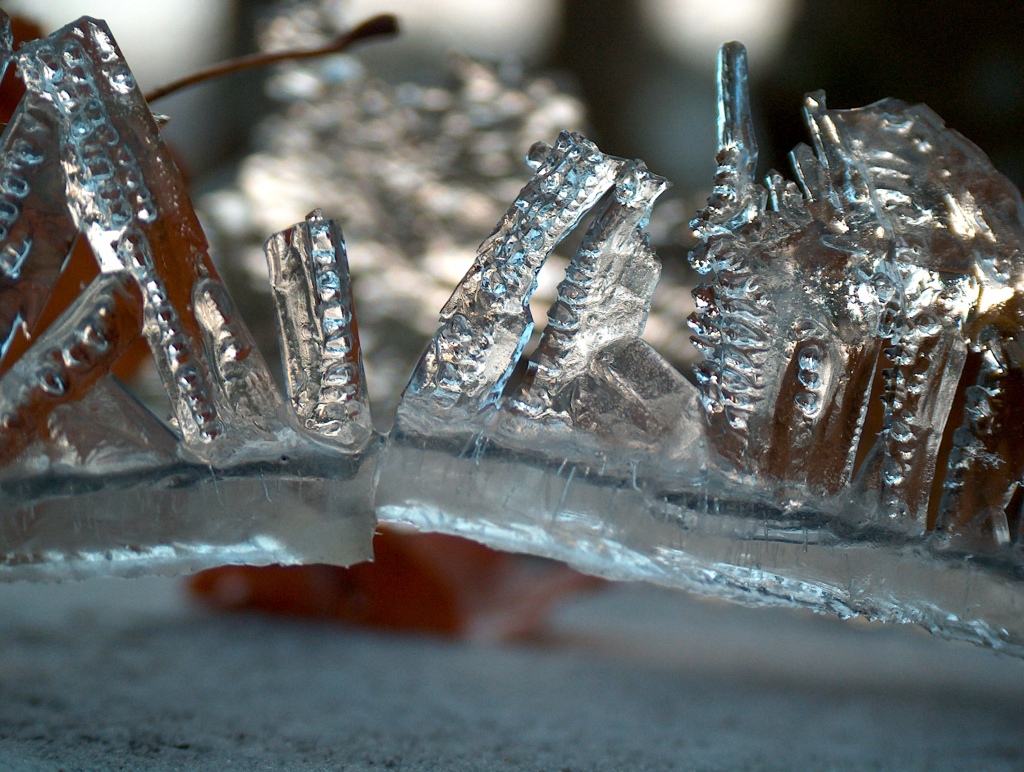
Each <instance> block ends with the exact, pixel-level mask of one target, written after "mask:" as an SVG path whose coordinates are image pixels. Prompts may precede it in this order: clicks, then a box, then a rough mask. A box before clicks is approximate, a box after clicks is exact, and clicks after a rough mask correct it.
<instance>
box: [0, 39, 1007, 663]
mask: <svg viewBox="0 0 1024 772" xmlns="http://www.w3.org/2000/svg"><path fill="white" fill-rule="evenodd" d="M0 43H3V44H5V45H6V46H7V48H6V50H7V51H9V50H10V45H9V35H8V36H7V38H5V39H4V40H3V41H0ZM18 66H19V71H20V72H21V74H22V77H23V78H24V80H25V82H26V86H27V89H28V92H27V95H26V97H25V99H24V100H23V102H22V103H21V105H20V106H19V108H18V112H17V113H16V115H15V116H14V118H13V120H12V121H11V123H10V124H9V125H8V127H7V128H6V130H5V132H4V134H3V136H2V138H0V165H2V173H0V198H2V200H0V224H2V226H3V232H2V239H0V270H2V271H3V277H2V285H0V288H2V293H0V324H2V325H3V326H2V328H0V332H2V336H0V340H2V341H3V344H2V345H3V359H2V361H0V501H2V508H0V577H3V578H15V577H28V578H60V577H66V576H81V575H89V574H99V573H120V574H133V573H141V572H147V571H148V572H152V571H179V570H189V569H195V568H199V567H203V566H206V565H212V564H215V563H220V562H235V563H265V562H271V561H274V562H291V563H296V562H314V561H317V562H333V563H347V562H351V561H353V560H357V559H360V558H363V557H367V556H368V555H369V544H370V536H371V533H372V527H373V522H374V515H376V516H377V517H378V518H380V519H382V520H388V521H401V522H407V523H412V524H413V525H415V526H417V527H419V528H421V529H424V530H436V531H441V532H448V533H453V534H458V535H463V536H468V537H470V538H475V539H478V540H480V541H483V542H485V543H487V544H489V545H492V546H494V547H498V548H502V549H509V550H516V551H523V552H530V553H534V554H538V555H544V556H548V557H553V558H557V559H560V560H563V561H566V562H569V563H571V564H573V565H575V566H577V567H579V568H581V569H583V570H585V571H589V572H592V573H596V574H600V575H603V576H607V577H611V578H623V579H645V580H649V581H654V582H658V583H661V584H664V585H669V586H676V587H682V588H687V589H691V590H696V591H698V592H703V593H707V594H712V595H715V596H718V597H723V598H727V599H731V600H735V601H739V602H745V603H752V604H760V605H795V606H803V607H809V608H812V609H815V610H817V611H829V612H833V613H838V614H840V615H852V614H866V615H869V616H871V617H875V618H879V619H884V620H892V621H902V622H917V623H921V624H923V625H925V626H927V627H928V628H930V629H932V630H934V631H937V632H940V633H942V634H944V635H947V636H951V637H960V638H965V639H969V640H972V641H976V642H980V643H984V644H987V645H990V646H993V647H996V648H999V649H1002V650H1005V651H1009V652H1012V653H1015V654H1018V655H1024V623H1022V621H1021V614H1020V604H1021V597H1022V591H1024V586H1022V584H1021V569H1022V565H1024V564H1022V561H1021V555H1020V544H1021V539H1022V536H1021V526H1022V523H1021V503H1022V501H1024V494H1021V493H1020V491H1019V484H1020V481H1021V475H1022V472H1024V469H1022V465H1024V450H1022V449H1021V448H1022V446H1024V443H1021V441H1020V432H1021V426H1022V421H1021V419H1024V414H1022V411H1018V410H1017V408H1016V405H1017V404H1018V403H1019V402H1020V397H1021V395H1022V391H1021V390H1022V387H1024V374H1022V362H1024V359H1022V355H1024V351H1022V350H1021V347H1020V344H1019V342H1018V341H1019V338H1020V331H1021V329H1022V328H1024V314H1022V311H1024V309H1022V299H1021V298H1022V297H1024V294H1022V292H1021V281H1022V261H1024V259H1022V256H1021V251H1020V245H1021V244H1022V243H1024V203H1022V200H1021V197H1020V194H1019V193H1018V192H1017V191H1016V190H1015V189H1014V188H1013V187H1012V186H1011V185H1010V184H1009V183H1008V182H1007V181H1006V180H1005V178H1003V177H1002V176H1001V175H1000V174H998V172H996V171H995V169H994V168H992V166H991V164H990V163H989V161H988V160H987V159H986V158H985V156H984V155H983V154H982V153H981V152H980V151H979V150H978V149H977V148H975V147H974V146H973V145H972V144H971V143H969V142H968V141H967V140H965V139H964V138H963V137H961V136H960V135H958V134H957V133H955V132H953V131H951V130H949V129H947V128H945V126H944V125H943V124H942V122H941V120H940V119H939V118H938V117H937V116H936V115H935V114H934V113H932V112H931V111H930V110H928V109H927V108H925V107H922V106H910V105H906V104H904V103H901V102H897V101H895V100H885V101H882V102H879V103H877V104H874V105H871V106H868V107H865V108H860V109H856V110H832V109H828V108H826V107H825V103H824V97H823V96H822V95H820V94H816V95H812V96H810V97H808V99H807V101H806V104H805V113H806V117H807V123H808V126H809V128H810V134H811V139H812V144H813V148H812V147H810V146H807V145H800V146H799V147H797V148H796V149H795V150H794V151H793V154H792V161H793V169H794V175H795V180H793V181H788V180H786V179H784V178H783V177H782V176H781V175H780V174H778V173H776V172H771V173H770V174H769V175H768V177H767V180H765V182H764V183H763V184H762V183H760V182H758V181H757V180H756V174H755V171H756V163H757V147H756V139H755V136H754V132H753V122H752V120H751V115H750V107H749V98H748V94H747V88H748V85H747V68H746V55H745V52H744V51H743V48H742V47H741V46H739V45H738V44H729V45H727V46H725V47H724V48H723V49H722V52H721V56H720V62H719V103H720V105H719V107H720V109H719V122H718V123H719V125H718V129H719V144H720V148H719V155H718V164H719V170H718V174H717V177H716V180H715V188H714V192H713V194H712V196H711V198H710V199H709V201H708V204H707V206H706V207H705V209H704V210H703V211H701V212H700V213H699V215H698V217H697V219H696V220H695V221H694V223H693V227H694V230H695V233H696V234H697V237H698V246H697V247H696V248H695V249H694V251H693V252H692V254H691V262H692V264H693V266H694V267H695V268H696V269H697V270H698V271H700V272H701V273H702V274H704V276H705V277H706V281H705V283H704V284H703V285H702V286H701V287H699V288H698V289H697V290H696V291H695V293H694V297H695V301H696V306H697V311H696V313H695V314H694V316H693V318H692V327H693V329H694V331H695V334H696V337H695V342H696V344H697V346H698V348H699V350H700V352H701V353H702V355H703V357H704V359H703V361H702V362H701V363H700V364H699V365H698V367H697V368H696V370H695V373H694V380H693V382H691V381H690V380H688V379H687V378H686V377H684V376H683V374H681V373H680V372H678V371H677V370H676V369H675V367H673V366H672V364H670V363H669V362H668V361H667V360H666V359H665V358H664V357H663V356H661V355H660V354H659V353H658V352H657V351H656V350H655V349H654V348H653V347H652V346H650V345H649V344H648V343H647V342H645V341H644V340H643V339H642V337H641V336H642V334H643V332H644V326H645V324H646V321H647V318H648V314H649V313H650V310H651V302H652V296H653V293H654V290H655V286H656V284H657V282H658V278H659V274H660V264H659V261H658V258H657V257H656V255H655V253H654V250H653V249H652V248H651V245H650V239H649V237H648V234H647V228H648V225H649V217H650V214H651V210H652V207H653V205H654V203H655V200H656V199H657V198H658V197H659V195H660V194H661V193H662V192H663V191H664V190H665V189H666V187H667V185H668V183H667V181H666V180H664V179H663V178H661V177H659V176H657V175H655V174H652V173H651V172H650V171H648V170H647V168H646V167H645V166H644V164H643V163H642V162H640V161H629V160H625V159H621V158H616V157H613V156H609V155H606V154H604V153H602V152H601V151H600V150H599V149H598V148H597V147H596V146H595V145H594V144H593V143H591V142H589V141H588V140H586V139H585V138H584V137H582V136H581V135H579V134H576V133H572V132H563V133H561V134H560V135H559V136H558V139H557V141H556V142H555V144H554V145H553V146H550V145H547V144H544V143H538V144H537V145H535V146H534V147H533V149H532V150H531V151H530V154H529V160H528V162H529V165H530V167H531V168H532V170H533V173H534V175H533V178H532V179H531V180H530V181H529V182H528V183H527V184H526V186H525V187H524V188H523V189H522V190H521V192H520V193H519V195H518V196H517V197H516V198H515V200H514V201H513V203H512V205H511V206H510V207H509V208H508V210H507V211H506V212H505V214H504V215H503V216H500V218H499V221H498V224H497V226H496V227H495V228H494V230H493V232H492V233H491V235H490V236H489V237H488V238H486V239H485V240H484V241H483V243H482V244H481V245H480V247H479V249H478V250H477V252H476V255H475V257H474V258H471V262H472V264H471V265H470V267H469V271H468V273H466V275H465V277H464V278H463V279H462V281H461V282H460V283H459V285H458V286H457V287H456V289H455V291H454V293H453V294H452V295H451V297H450V299H449V300H448V302H447V303H445V304H444V305H443V308H442V309H441V314H440V324H439V327H438V328H437V330H436V332H435V333H434V335H433V338H432V339H431V341H430V343H429V344H428V346H427V347H426V350H425V351H424V352H423V354H422V356H421V357H420V359H419V361H418V363H417V364H416V366H415V369H414V371H413V374H412V377H411V379H410V380H409V383H408V386H407V387H406V390H405V392H404V394H403V397H402V400H401V403H400V404H399V406H398V409H397V411H396V415H395V422H394V428H393V429H392V431H391V433H390V434H389V435H388V436H387V437H385V438H382V437H380V436H379V435H377V434H376V433H375V432H374V429H373V423H372V421H371V418H370V412H369V398H368V394H367V389H366V387H365V379H364V375H363V366H362V358H361V353H360V344H359V338H358V335H357V332H356V330H357V325H356V322H355V308H354V306H353V299H352V281H351V274H350V271H349V265H348V255H347V251H346V247H345V242H344V239H343V237H342V235H341V230H340V227H339V226H338V224H337V223H336V222H334V221H332V220H330V219H329V218H327V217H325V216H324V214H323V213H322V212H321V211H319V210H314V211H312V212H311V213H310V214H309V215H307V216H306V218H305V219H304V220H303V221H302V222H299V223H298V224H297V225H294V226H293V227H291V228H289V229H287V230H285V231H282V232H281V233H278V234H276V235H275V236H273V237H272V238H271V239H270V240H269V241H268V242H267V243H266V246H265V256H266V260H267V265H268V268H269V276H270V287H271V292H272V295H273V298H274V302H275V305H276V314H277V322H278V330H279V333H280V339H281V345H280V348H281V352H282V359H283V365H284V372H285V384H286V392H287V393H286V395H281V394H280V393H279V392H278V391H277V390H276V388H275V387H274V385H273V381H272V379H271V376H270V374H269V370H268V367H267V366H266V364H265V362H264V360H263V359H262V357H261V355H260V353H259V351H258V349H257V347H256V345H255V342H254V339H253V336H252V335H251V334H250V332H249V330H248V328H247V327H246V325H245V323H244V322H243V321H242V318H241V316H240V315H239V314H238V312H237V311H235V309H234V307H233V305H232V302H231V300H230V298H229V296H228V294H227V291H226V289H225V286H224V285H223V284H222V283H221V281H220V280H219V278H218V275H217V272H216V271H215V269H214V267H213V265H212V263H211V261H210V259H209V257H208V255H207V250H206V242H205V237H204V236H203V233H202V231H201V229H200V228H199V225H198V221H197V220H196V218H195V216H194V213H193V211H192V208H191V205H190V203H189V201H188V198H187V195H186V193H185V189H184V185H183V183H182V181H181V178H180V175H179V174H178V173H177V171H176V169H175V168H174V166H173V164H172V163H171V161H170V159H169V156H168V154H167V151H166V149H165V147H164V146H163V144H162V140H161V139H160V136H159V133H158V131H157V127H156V124H155V122H154V120H153V116H152V114H151V112H150V111H149V107H148V105H147V104H146V103H145V100H144V99H143V98H142V97H141V95H140V94H139V92H138V89H137V87H136V86H135V84H134V81H133V79H132V76H131V73H130V72H129V70H128V69H127V66H126V65H125V63H124V60H123V59H122V57H121V55H120V53H119V52H118V50H117V48H116V46H115V44H114V43H113V40H112V39H111V37H110V34H109V31H108V30H107V29H106V27H105V25H103V24H102V23H101V22H96V21H93V20H90V19H83V20H81V21H79V22H78V23H76V24H73V25H70V26H68V27H66V28H64V29H63V30H60V31H59V32H57V33H55V34H54V35H52V36H51V37H49V38H47V39H45V40H42V41H38V42H35V43H33V44H30V45H28V46H26V47H24V48H22V49H21V51H20V52H19V54H18ZM378 104H381V103H378ZM306 152H310V153H312V152H313V151H312V150H311V149H310V147H308V146H307V147H306ZM392 171H393V172H394V173H395V174H396V175H398V174H399V173H400V172H401V171H402V170H401V169H399V168H393V169H392ZM412 187H413V188H415V189H416V190H420V188H419V187H417V186H415V185H414V186H412ZM431 190H433V188H431ZM575 229H582V230H585V233H584V234H583V237H582V240H581V241H580V243H579V246H578V248H577V249H576V251H575V254H573V256H572V258H571V259H570V260H569V262H568V264H567V266H566V267H565V270H564V277H563V278H562V280H561V282H560V283H559V285H558V289H557V297H556V298H555V300H554V302H553V304H552V306H551V309H550V311H549V312H548V314H547V324H546V326H545V328H544V330H543V332H542V334H541V336H540V341H539V343H538V345H537V347H536V350H535V351H534V352H533V353H532V354H531V355H529V356H527V355H526V354H525V351H526V350H527V349H526V344H527V341H528V340H529V339H530V337H531V334H532V330H533V326H534V320H533V317H532V313H531V310H530V309H531V305H530V301H531V298H532V296H533V295H534V292H535V291H536V289H537V286H538V277H539V275H540V271H541V268H542V267H543V265H544V264H545V262H546V261H549V260H550V259H551V256H552V254H553V251H554V250H555V249H556V247H557V246H558V244H559V243H560V242H561V241H563V239H565V238H566V237H567V236H568V235H569V234H570V233H571V232H572V231H573V230H575ZM78 234H82V238H83V240H84V242H85V243H86V244H87V245H88V247H89V249H90V250H91V253H92V255H93V256H94V258H95V263H96V270H95V271H94V274H95V277H94V278H91V279H90V280H89V281H88V282H87V286H85V287H84V289H82V291H81V292H80V293H79V294H78V296H77V298H75V299H74V300H73V302H71V303H70V305H67V307H66V308H65V309H64V310H62V311H61V312H60V313H59V315H57V316H56V318H55V319H54V320H53V321H50V320H49V317H48V316H47V308H48V306H50V305H51V304H52V302H54V301H53V299H54V298H55V297H57V296H58V295H59V294H60V290H61V287H62V285H63V284H66V283H67V281H68V276H69V275H70V273H71V272H70V270H69V269H68V264H69V262H70V261H73V260H75V257H74V253H72V246H73V243H74V241H75V239H76V236H77V235H78ZM69 253H70V254H72V257H71V258H69V257H68V255H69ZM467 262H468V261H467ZM417 290H418V288H416V287H413V288H412V289H411V290H410V291H417ZM64 291H66V287H65V288H64ZM140 336H141V337H142V338H143V339H144V340H145V341H146V343H147V344H148V349H149V352H150V354H151V356H152V358H153V360H154V361H155V363H156V366H157V372H158V373H159V376H160V379H161V381H162V384H163V388H164V391H165V392H166V394H167V398H168V405H169V409H170V413H171V417H170V420H169V421H167V422H163V421H161V420H159V418H158V417H157V416H156V415H155V414H154V413H153V412H151V411H150V410H148V409H147V408H145V407H143V406H142V405H140V404H139V403H138V402H136V401H135V400H134V398H133V397H131V396H130V395H129V393H128V392H127V391H126V390H125V388H124V387H123V386H122V385H121V384H120V382H119V381H117V380H116V378H115V377H114V376H113V375H112V374H111V367H112V366H113V365H114V363H115V362H116V361H117V360H118V359H119V358H120V357H121V356H122V355H123V353H124V352H125V351H126V350H127V348H128V346H129V345H130V344H131V343H132V341H134V340H137V339H138V338H139V337H140Z"/></svg>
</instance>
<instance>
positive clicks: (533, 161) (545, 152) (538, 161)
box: [526, 141, 554, 171]
mask: <svg viewBox="0 0 1024 772" xmlns="http://www.w3.org/2000/svg"><path fill="white" fill-rule="evenodd" d="M553 149H554V148H552V147H551V145H549V144H548V143H547V142H544V141H540V142H534V143H533V145H531V146H530V150H529V152H527V154H526V165H527V166H529V167H530V168H531V169H533V171H537V170H538V169H540V167H542V166H543V165H544V161H546V160H547V158H548V156H549V155H551V151H552V150H553Z"/></svg>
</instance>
